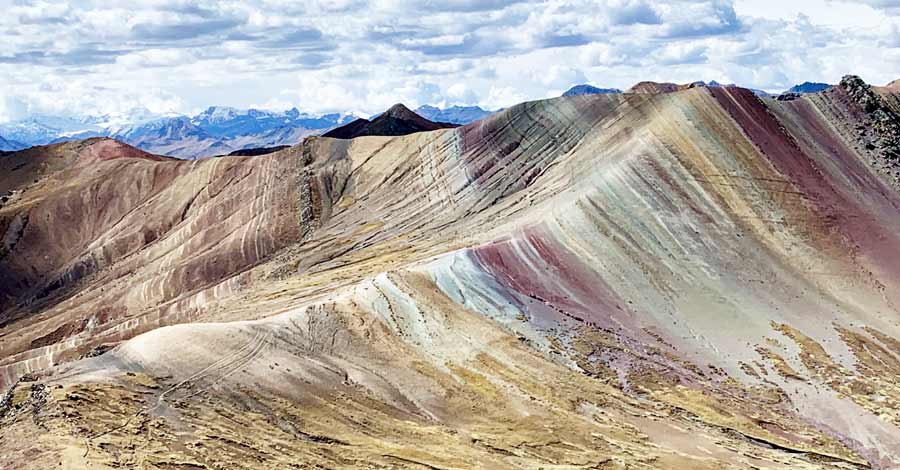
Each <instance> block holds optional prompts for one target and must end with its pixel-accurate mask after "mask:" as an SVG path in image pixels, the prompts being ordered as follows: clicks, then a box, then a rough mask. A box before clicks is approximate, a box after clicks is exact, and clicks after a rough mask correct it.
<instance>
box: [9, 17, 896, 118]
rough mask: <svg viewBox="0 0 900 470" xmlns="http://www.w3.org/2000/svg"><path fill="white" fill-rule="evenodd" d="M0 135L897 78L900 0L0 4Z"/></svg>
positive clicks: (776, 87) (881, 81) (778, 88)
mask: <svg viewBox="0 0 900 470" xmlns="http://www.w3.org/2000/svg"><path fill="white" fill-rule="evenodd" d="M0 8H2V10H3V11H4V12H5V13H4V15H2V16H0V43H2V44H4V47H3V48H2V50H0V122H4V121H10V120H14V119H21V118H23V117H27V116H29V115H33V114H57V115H106V114H109V115H123V116H125V115H129V114H131V113H134V112H135V110H140V112H142V113H147V112H149V113H150V114H164V113H183V114H192V113H196V112H197V111H199V110H201V109H203V108H205V107H207V106H209V105H227V106H235V107H241V108H247V107H258V108H267V109H279V110H280V109H289V108H291V107H295V106H296V107H297V108H299V109H301V110H303V111H306V112H314V113H324V112H334V111H338V112H355V113H357V114H360V115H368V114H372V113H375V112H379V111H382V110H384V109H386V108H388V107H389V106H390V105H392V104H393V103H396V102H404V103H406V104H407V105H409V106H411V107H416V106H419V105H422V104H435V105H444V106H446V105H451V104H463V105H468V104H477V105H481V106H482V107H485V108H489V109H495V108H499V107H504V106H509V105H511V104H514V103H516V102H520V101H524V100H527V99H537V98H543V97H546V96H556V95H559V94H560V93H562V92H563V91H565V90H566V89H568V88H569V87H570V86H571V85H574V84H578V83H590V84H593V85H596V86H601V87H616V88H622V89H626V88H628V87H629V86H631V85H632V84H634V83H635V82H637V81H641V80H657V81H675V82H690V81H694V80H717V81H719V82H722V83H732V82H734V83H738V84H740V85H743V86H747V87H753V88H760V89H766V90H770V91H781V90H784V89H786V88H788V87H790V86H792V85H794V84H795V83H799V82H803V81H821V82H829V83H834V82H836V81H838V80H839V79H840V77H841V76H842V75H844V74H846V73H855V74H858V75H860V76H862V77H863V78H864V79H865V80H867V81H868V82H870V83H875V84H884V83H886V82H888V81H890V80H893V79H896V78H898V72H897V71H898V70H900V0H869V1H866V2H841V1H829V0H801V1H791V2H784V1H780V0H761V1H748V0H743V1H734V2H732V1H726V0H712V1H694V0H683V1H673V2H666V4H664V5H661V4H657V2H649V1H643V0H593V1H584V0H571V1H513V0H439V1H432V0H425V1H414V0H380V1H371V2H363V1H356V0H325V1H318V0H309V1H304V2H294V1H288V0H263V1H259V2H239V1H217V2H206V1H181V0H137V1H122V0H105V1H87V0H77V1H69V2H32V1H17V0H0Z"/></svg>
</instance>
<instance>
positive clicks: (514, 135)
mask: <svg viewBox="0 0 900 470" xmlns="http://www.w3.org/2000/svg"><path fill="white" fill-rule="evenodd" d="M863 85H864V84H863ZM647 91H650V90H647ZM664 91H671V92H668V93H658V92H648V93H626V94H603V95H584V96H572V97H563V98H556V99H552V100H545V101H538V102H530V103H524V104H521V105H518V106H515V107H512V108H510V109H507V110H504V111H502V112H500V113H497V114H496V115H494V116H491V117H489V118H487V119H485V120H483V121H479V122H476V123H474V124H472V125H469V126H464V127H461V128H458V129H443V130H437V131H433V132H422V133H417V134H412V135H408V136H403V137H362V138H356V139H352V140H339V139H330V138H324V137H316V138H308V139H307V140H305V141H304V142H303V144H301V145H298V146H295V147H292V148H290V149H286V150H282V151H279V152H276V153H272V154H267V155H261V156H256V157H226V158H220V159H213V160H207V161H200V162H175V161H170V160H168V159H162V158H160V157H154V156H151V155H147V154H143V153H141V152H138V151H134V150H132V149H129V148H128V147H126V146H123V145H122V144H118V143H116V142H114V141H109V140H99V141H86V142H83V143H78V144H66V145H67V146H57V147H51V148H46V149H37V150H31V151H29V152H32V153H30V154H28V155H29V156H30V158H26V157H25V155H24V154H22V153H17V154H12V155H11V156H5V157H2V159H0V165H3V170H4V171H3V172H2V173H0V175H4V176H2V177H0V178H3V179H0V185H2V187H0V189H2V190H3V191H10V192H11V194H12V197H11V198H10V199H9V200H8V201H7V202H5V203H4V205H3V206H2V208H0V220H2V225H0V227H2V230H0V233H5V235H4V239H3V240H4V245H3V247H4V251H3V256H2V259H0V275H2V276H3V281H4V283H3V285H9V286H12V288H10V289H9V290H6V291H4V299H3V313H2V314H3V319H4V326H3V329H2V331H0V334H2V336H0V350H2V357H3V358H4V359H3V364H2V367H3V369H2V370H3V387H4V388H5V389H6V390H8V393H7V395H6V398H5V399H4V400H3V402H2V404H0V416H2V418H0V423H2V424H0V437H2V438H0V447H2V452H0V456H2V457H0V459H3V460H2V464H3V465H4V466H8V467H12V468H17V467H21V468H29V467H32V468H47V467H55V466H58V465H59V464H60V463H62V464H63V465H68V466H70V467H75V468H78V467H87V466H91V467H92V468H102V467H103V466H108V467H116V466H119V467H121V466H126V467H127V466H132V467H138V468H140V467H141V466H143V467H145V468H197V467H200V468H203V467H208V468H251V467H252V468H259V467H260V466H263V467H271V468H289V467H290V466H294V467H296V468H310V467H312V466H315V465H318V466H321V467H325V468H485V469H488V468H490V469H493V468H541V467H543V468H686V469H687V468H690V469H695V468H753V467H757V468H866V467H873V468H894V467H896V466H898V465H900V460H898V455H900V388H898V386H897V384H896V382H897V381H896V380H895V379H896V377H897V375H898V374H900V353H898V351H900V312H898V302H900V249H898V248H900V217H898V216H900V193H898V192H897V190H896V188H895V187H894V186H893V185H894V183H895V180H894V175H895V174H894V173H892V170H891V168H892V167H891V163H890V162H891V161H892V158H893V156H892V155H893V153H892V151H891V149H892V147H891V143H890V142H891V139H892V138H893V137H892V135H893V134H892V132H893V129H894V126H895V125H896V124H897V123H896V122H894V121H893V120H894V119H895V116H896V114H895V113H896V109H897V108H896V103H897V100H896V96H895V95H893V92H892V91H891V90H890V89H888V88H881V89H870V88H868V87H865V86H862V85H860V84H859V83H858V82H857V81H856V80H855V79H853V78H847V79H845V80H844V81H842V82H841V84H840V85H838V86H835V87H834V88H832V89H830V90H828V91H825V92H823V93H819V94H814V95H805V96H803V97H800V98H797V99H794V100H791V101H776V100H768V99H765V100H762V99H760V98H758V97H756V96H754V95H753V93H752V92H751V91H749V90H745V89H740V88H734V87H694V88H689V89H682V90H664ZM7 167H9V169H8V171H7ZM12 168H17V169H16V170H14V171H13V170H12ZM176 324H177V325H176ZM163 325H172V326H166V327H163V328H158V327H159V326H163ZM149 330H152V331H149ZM145 331H149V332H147V333H144V334H141V335H139V336H136V337H135V335H137V334H139V333H142V332H145ZM128 338H132V339H128ZM126 340H127V341H126ZM82 356H86V357H85V358H84V359H82V360H79V361H73V359H76V358H78V357H82ZM54 364H57V365H56V366H55V367H51V366H53V365H54Z"/></svg>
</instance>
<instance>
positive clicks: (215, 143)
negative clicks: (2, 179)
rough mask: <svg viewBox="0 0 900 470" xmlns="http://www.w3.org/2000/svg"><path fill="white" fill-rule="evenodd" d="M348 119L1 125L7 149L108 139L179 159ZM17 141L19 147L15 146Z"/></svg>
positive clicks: (93, 119) (218, 109)
mask: <svg viewBox="0 0 900 470" xmlns="http://www.w3.org/2000/svg"><path fill="white" fill-rule="evenodd" d="M355 118H356V116H353V115H350V114H340V113H331V114H325V115H321V116H319V115H313V114H307V113H302V112H300V111H299V110H297V109H296V108H294V109H290V110H288V111H283V112H273V111H265V110H258V109H246V110H242V109H236V108H230V107H225V106H212V107H210V108H207V109H206V110H204V111H203V112H201V113H199V114H197V115H196V116H192V117H189V116H182V115H169V116H159V115H156V116H153V115H152V113H150V112H149V111H147V110H133V111H132V112H129V113H128V114H127V115H103V116H89V117H83V118H70V117H59V116H32V117H29V118H27V119H23V120H20V121H15V122H11V123H7V124H2V125H0V135H4V136H7V138H6V140H8V141H10V142H11V143H10V144H8V145H9V146H10V147H18V148H24V147H29V146H32V145H44V144H50V143H58V142H65V141H70V140H80V139H87V138H90V137H113V138H116V139H119V140H121V141H123V142H125V143H128V144H131V145H134V146H136V147H139V148H141V149H144V150H147V151H149V152H153V153H160V154H164V155H170V156H174V157H179V158H197V157H201V156H211V155H220V154H227V153H230V152H232V151H234V150H240V149H245V148H251V147H264V146H278V145H294V144H296V143H298V142H300V141H301V140H302V139H303V138H304V137H306V136H308V135H312V134H320V133H322V132H324V131H327V130H329V129H332V128H335V127H338V126H341V125H343V124H345V123H347V122H350V121H352V120H353V119H355ZM19 142H21V145H17V144H19Z"/></svg>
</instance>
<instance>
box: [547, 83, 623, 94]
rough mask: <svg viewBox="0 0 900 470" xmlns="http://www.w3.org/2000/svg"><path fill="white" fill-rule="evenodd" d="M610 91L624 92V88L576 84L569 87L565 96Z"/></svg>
mask: <svg viewBox="0 0 900 470" xmlns="http://www.w3.org/2000/svg"><path fill="white" fill-rule="evenodd" d="M608 93H622V90H620V89H618V88H598V87H595V86H593V85H588V84H586V83H585V84H582V85H575V86H573V87H572V88H569V89H568V90H567V91H566V92H565V93H563V94H562V95H563V96H578V95H600V94H608Z"/></svg>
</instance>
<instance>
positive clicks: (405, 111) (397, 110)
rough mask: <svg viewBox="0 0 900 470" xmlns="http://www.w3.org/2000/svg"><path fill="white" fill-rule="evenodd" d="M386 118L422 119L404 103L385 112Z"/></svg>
mask: <svg viewBox="0 0 900 470" xmlns="http://www.w3.org/2000/svg"><path fill="white" fill-rule="evenodd" d="M384 115H385V116H390V117H393V118H397V119H410V118H413V117H421V116H419V115H418V114H416V113H414V112H413V111H412V110H411V109H409V108H407V107H406V106H404V105H403V103H397V104H395V105H393V106H391V107H390V108H389V109H388V110H387V111H385V112H384Z"/></svg>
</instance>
